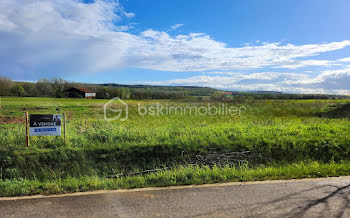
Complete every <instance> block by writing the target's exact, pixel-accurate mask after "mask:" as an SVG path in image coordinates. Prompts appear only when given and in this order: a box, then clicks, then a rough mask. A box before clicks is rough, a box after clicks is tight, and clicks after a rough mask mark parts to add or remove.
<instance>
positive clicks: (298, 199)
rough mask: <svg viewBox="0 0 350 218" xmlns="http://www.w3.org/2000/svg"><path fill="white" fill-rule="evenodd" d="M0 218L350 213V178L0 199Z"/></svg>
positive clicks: (254, 215) (334, 215)
mask: <svg viewBox="0 0 350 218" xmlns="http://www.w3.org/2000/svg"><path fill="white" fill-rule="evenodd" d="M0 217H350V177H339V178H329V179H308V180H294V181H272V182H251V183H226V184H214V185H203V186H185V187H170V188H153V189H137V190H116V191H97V192H90V193H75V194H69V195H61V196H44V197H42V196H31V197H25V198H0Z"/></svg>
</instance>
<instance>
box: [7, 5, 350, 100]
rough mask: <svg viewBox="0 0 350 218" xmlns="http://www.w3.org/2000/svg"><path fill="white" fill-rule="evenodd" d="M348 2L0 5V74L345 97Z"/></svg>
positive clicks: (349, 71) (349, 54)
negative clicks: (339, 95) (338, 95)
mask: <svg viewBox="0 0 350 218" xmlns="http://www.w3.org/2000/svg"><path fill="white" fill-rule="evenodd" d="M349 8H350V1H349V0H331V1H330V0H308V1H305V0H284V1H281V0H220V1H214V0H176V1H174V0H147V1H145V0H120V1H113V0H89V1H83V0H59V1H57V0H0V75H1V76H7V77H10V78H12V79H14V80H21V81H36V80H38V79H40V78H55V77H61V78H63V79H66V80H69V81H79V82H88V83H105V82H110V83H123V84H136V83H137V84H140V83H142V84H157V85H158V84H161V85H191V86H209V87H214V88H220V89H225V90H269V91H282V92H289V93H329V94H350V28H349V20H350V13H349Z"/></svg>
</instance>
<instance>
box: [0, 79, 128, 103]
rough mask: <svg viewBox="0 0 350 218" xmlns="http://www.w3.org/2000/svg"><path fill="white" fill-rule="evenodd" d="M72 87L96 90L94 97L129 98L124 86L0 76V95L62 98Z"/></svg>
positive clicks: (66, 95)
mask: <svg viewBox="0 0 350 218" xmlns="http://www.w3.org/2000/svg"><path fill="white" fill-rule="evenodd" d="M72 87H83V88H88V89H90V90H91V91H94V92H96V98H106V99H109V98H113V97H119V98H122V99H128V98H130V90H129V89H128V88H124V87H104V86H99V85H93V84H79V83H71V82H67V81H65V80H63V79H60V78H55V79H50V80H49V79H40V80H38V81H37V82H36V83H30V82H14V81H12V80H11V79H9V78H6V77H0V96H17V97H55V98H64V97H68V95H69V93H68V92H65V90H67V89H69V88H72ZM77 97H78V96H77Z"/></svg>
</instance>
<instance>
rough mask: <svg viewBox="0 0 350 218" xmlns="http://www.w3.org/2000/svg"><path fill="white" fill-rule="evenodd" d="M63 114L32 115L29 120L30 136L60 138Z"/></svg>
mask: <svg viewBox="0 0 350 218" xmlns="http://www.w3.org/2000/svg"><path fill="white" fill-rule="evenodd" d="M61 120H62V119H61V114H47V115H38V114H31V115H30V119H29V126H30V128H29V135H30V136H60V135H61Z"/></svg>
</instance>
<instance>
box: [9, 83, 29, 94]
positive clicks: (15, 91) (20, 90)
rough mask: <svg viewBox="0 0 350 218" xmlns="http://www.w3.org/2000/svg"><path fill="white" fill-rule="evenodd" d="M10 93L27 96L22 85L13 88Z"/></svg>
mask: <svg viewBox="0 0 350 218" xmlns="http://www.w3.org/2000/svg"><path fill="white" fill-rule="evenodd" d="M10 92H11V94H12V95H14V96H20V97H21V96H25V95H26V92H25V91H24V88H23V87H22V86H21V85H20V84H16V85H14V86H12V87H11V89H10Z"/></svg>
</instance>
